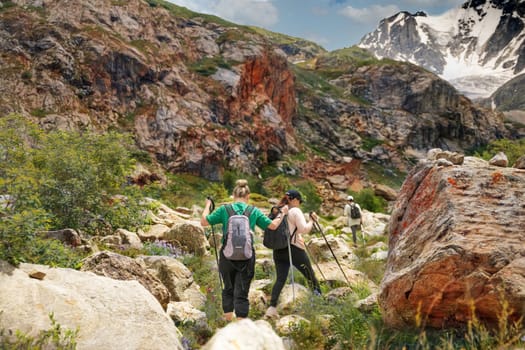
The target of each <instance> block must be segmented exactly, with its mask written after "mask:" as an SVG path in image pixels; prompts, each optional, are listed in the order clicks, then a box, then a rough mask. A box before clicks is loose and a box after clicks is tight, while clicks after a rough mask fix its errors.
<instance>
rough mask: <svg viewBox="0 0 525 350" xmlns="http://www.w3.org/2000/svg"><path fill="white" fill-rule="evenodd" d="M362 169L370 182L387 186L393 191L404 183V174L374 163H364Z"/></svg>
mask: <svg viewBox="0 0 525 350" xmlns="http://www.w3.org/2000/svg"><path fill="white" fill-rule="evenodd" d="M363 169H364V170H365V171H366V174H367V176H368V178H369V179H370V181H371V182H373V183H379V184H383V185H386V186H389V187H391V188H393V189H396V190H397V189H400V188H401V185H402V184H403V181H405V177H406V173H404V172H401V171H399V170H397V169H394V168H386V167H384V166H382V165H380V164H378V163H375V162H364V163H363Z"/></svg>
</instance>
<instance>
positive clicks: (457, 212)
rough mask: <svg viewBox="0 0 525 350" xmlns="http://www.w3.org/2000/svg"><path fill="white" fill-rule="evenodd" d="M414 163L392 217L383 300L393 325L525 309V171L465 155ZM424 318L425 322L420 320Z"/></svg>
mask: <svg viewBox="0 0 525 350" xmlns="http://www.w3.org/2000/svg"><path fill="white" fill-rule="evenodd" d="M439 164H440V163H439V160H437V161H435V162H430V161H429V162H423V163H421V164H419V165H418V166H417V167H416V168H414V169H413V170H412V171H411V173H410V174H409V176H408V177H407V179H406V180H405V182H404V184H403V187H402V188H401V191H400V193H399V196H398V199H397V201H396V203H395V206H394V209H393V212H392V216H391V219H390V233H389V255H388V261H387V269H386V272H385V275H384V278H383V280H382V283H381V292H380V295H379V304H380V307H381V309H382V311H383V315H384V320H385V322H386V323H387V324H388V325H390V326H395V327H405V326H420V325H427V326H432V327H438V328H441V327H453V326H456V325H460V324H466V323H467V322H468V321H469V320H472V317H473V314H472V313H473V312H475V314H476V316H477V317H478V319H479V320H481V321H482V322H486V323H489V324H497V322H498V317H499V316H501V315H505V316H503V317H506V318H507V319H508V320H509V321H512V320H518V319H519V318H520V317H523V316H524V314H525V309H524V308H523V306H524V305H525V258H524V257H525V246H524V245H523V240H525V221H524V219H523V218H525V206H524V205H523V203H525V201H524V199H525V187H524V184H525V172H524V171H523V170H519V169H515V168H502V167H495V166H490V165H489V164H488V163H487V162H486V161H483V160H481V159H477V158H472V157H465V160H464V164H463V165H452V163H450V162H448V163H447V166H440V165H439ZM418 320H420V321H418Z"/></svg>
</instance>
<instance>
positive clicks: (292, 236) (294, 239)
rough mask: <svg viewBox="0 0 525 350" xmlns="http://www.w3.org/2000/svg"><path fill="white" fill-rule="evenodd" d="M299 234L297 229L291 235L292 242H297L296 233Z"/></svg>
mask: <svg viewBox="0 0 525 350" xmlns="http://www.w3.org/2000/svg"><path fill="white" fill-rule="evenodd" d="M296 232H297V227H296V228H295V230H293V233H292V234H291V235H290V242H292V239H293V241H294V242H297V237H295V233H296Z"/></svg>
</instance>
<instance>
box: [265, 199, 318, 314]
mask: <svg viewBox="0 0 525 350" xmlns="http://www.w3.org/2000/svg"><path fill="white" fill-rule="evenodd" d="M302 201H303V199H302V197H301V194H300V193H299V192H298V191H296V190H289V191H287V192H286V195H285V196H284V197H283V199H282V200H281V202H280V203H279V205H278V206H284V205H288V217H287V220H288V228H289V230H290V243H291V245H290V248H291V260H292V264H293V266H295V267H296V268H297V270H299V271H300V272H301V273H302V274H303V276H304V277H306V279H307V280H308V282H309V284H310V287H311V288H312V289H313V292H314V294H316V295H320V294H321V288H320V286H319V281H318V280H317V278H316V277H315V273H314V270H313V269H312V264H311V263H310V259H309V258H308V255H307V254H306V247H305V244H304V239H303V237H302V235H303V234H304V233H309V232H310V231H311V230H312V227H313V220H317V215H316V214H315V213H313V212H312V213H311V214H310V219H311V220H310V221H309V222H306V219H305V217H304V214H303V212H302V211H301V209H300V208H299V206H300V205H301V203H302ZM273 261H274V263H275V272H276V274H277V278H276V281H275V284H274V285H273V288H272V297H271V300H270V307H269V308H268V310H267V311H266V314H265V317H268V318H274V317H278V316H279V315H278V313H277V309H276V306H277V301H278V299H279V295H280V294H281V291H282V289H283V287H284V285H285V284H286V277H287V276H288V271H289V270H290V257H289V255H288V248H283V249H275V250H274V251H273Z"/></svg>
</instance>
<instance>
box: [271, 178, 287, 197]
mask: <svg viewBox="0 0 525 350" xmlns="http://www.w3.org/2000/svg"><path fill="white" fill-rule="evenodd" d="M267 187H268V189H269V192H270V195H271V196H274V197H277V198H279V199H281V198H282V197H283V196H284V193H285V192H286V191H287V190H288V189H290V188H292V183H291V182H290V180H289V178H288V177H287V176H284V175H278V176H276V177H274V178H273V179H271V180H270V182H269V183H268V185H267Z"/></svg>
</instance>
